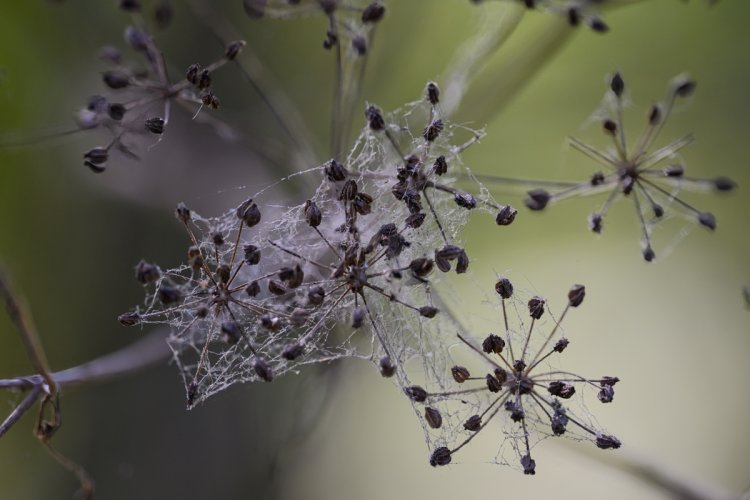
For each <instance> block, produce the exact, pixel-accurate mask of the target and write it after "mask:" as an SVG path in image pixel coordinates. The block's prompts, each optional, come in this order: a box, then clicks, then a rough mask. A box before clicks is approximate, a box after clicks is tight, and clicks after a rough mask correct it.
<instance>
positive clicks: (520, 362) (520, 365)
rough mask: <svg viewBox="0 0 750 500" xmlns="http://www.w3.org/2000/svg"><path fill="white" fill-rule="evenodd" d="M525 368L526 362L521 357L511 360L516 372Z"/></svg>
mask: <svg viewBox="0 0 750 500" xmlns="http://www.w3.org/2000/svg"><path fill="white" fill-rule="evenodd" d="M525 369H526V362H525V361H524V360H522V359H517V360H515V361H514V362H513V370H514V371H515V372H516V373H521V372H522V371H524V370H525Z"/></svg>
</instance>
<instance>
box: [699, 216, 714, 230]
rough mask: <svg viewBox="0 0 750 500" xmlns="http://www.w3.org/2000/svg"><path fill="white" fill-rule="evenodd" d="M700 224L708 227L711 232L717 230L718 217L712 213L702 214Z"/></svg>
mask: <svg viewBox="0 0 750 500" xmlns="http://www.w3.org/2000/svg"><path fill="white" fill-rule="evenodd" d="M698 223H699V224H700V225H701V226H704V227H707V228H708V229H710V230H711V231H713V230H715V229H716V217H714V215H713V214H712V213H710V212H702V213H699V214H698Z"/></svg>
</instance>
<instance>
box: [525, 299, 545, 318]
mask: <svg viewBox="0 0 750 500" xmlns="http://www.w3.org/2000/svg"><path fill="white" fill-rule="evenodd" d="M544 303H545V300H544V299H543V298H542V297H531V299H530V300H529V304H528V305H529V315H530V316H531V317H532V318H534V319H539V318H541V317H542V314H544Z"/></svg>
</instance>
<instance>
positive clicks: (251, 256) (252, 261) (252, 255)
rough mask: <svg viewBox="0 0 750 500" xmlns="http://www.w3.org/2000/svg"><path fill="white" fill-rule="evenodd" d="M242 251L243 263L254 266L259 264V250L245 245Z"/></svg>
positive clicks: (253, 246)
mask: <svg viewBox="0 0 750 500" xmlns="http://www.w3.org/2000/svg"><path fill="white" fill-rule="evenodd" d="M243 249H244V250H245V263H246V264H247V265H249V266H255V265H257V264H258V263H259V262H260V248H258V247H256V246H255V245H250V244H247V245H245V246H244V247H243Z"/></svg>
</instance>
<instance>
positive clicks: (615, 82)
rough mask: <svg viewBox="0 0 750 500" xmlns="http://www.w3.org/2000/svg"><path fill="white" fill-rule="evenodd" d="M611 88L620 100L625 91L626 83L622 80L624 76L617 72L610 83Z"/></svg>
mask: <svg viewBox="0 0 750 500" xmlns="http://www.w3.org/2000/svg"><path fill="white" fill-rule="evenodd" d="M609 88H610V89H611V90H612V92H613V93H614V94H615V95H616V96H617V97H618V98H619V97H622V93H623V92H624V91H625V81H624V80H623V79H622V75H621V74H620V73H619V72H616V73H615V74H614V75H613V76H612V79H611V80H610V82H609Z"/></svg>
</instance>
